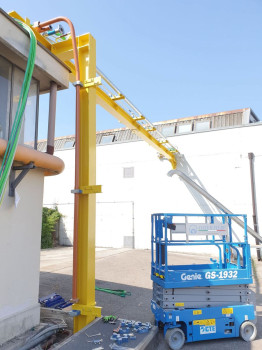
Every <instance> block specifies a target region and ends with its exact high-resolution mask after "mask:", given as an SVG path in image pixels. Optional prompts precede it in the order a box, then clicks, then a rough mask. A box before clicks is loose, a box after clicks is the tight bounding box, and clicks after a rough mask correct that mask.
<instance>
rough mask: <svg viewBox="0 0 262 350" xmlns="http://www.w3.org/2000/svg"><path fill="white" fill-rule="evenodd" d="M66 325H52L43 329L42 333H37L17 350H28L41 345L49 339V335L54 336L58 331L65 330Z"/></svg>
mask: <svg viewBox="0 0 262 350" xmlns="http://www.w3.org/2000/svg"><path fill="white" fill-rule="evenodd" d="M66 327H67V326H66V325H54V326H51V327H48V328H46V329H44V330H43V331H42V332H40V333H37V334H36V335H35V336H33V337H32V338H31V339H30V340H29V341H28V342H27V343H26V344H25V345H24V346H22V347H21V348H20V349H19V350H30V349H32V348H34V347H35V346H37V345H38V344H41V343H42V342H43V341H44V340H46V339H47V338H49V337H50V336H51V335H53V334H55V333H56V332H57V331H58V330H60V329H64V328H66Z"/></svg>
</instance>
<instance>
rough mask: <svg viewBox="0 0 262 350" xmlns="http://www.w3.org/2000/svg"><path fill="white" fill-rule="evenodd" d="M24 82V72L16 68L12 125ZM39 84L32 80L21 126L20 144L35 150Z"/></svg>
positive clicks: (14, 73) (14, 72)
mask: <svg viewBox="0 0 262 350" xmlns="http://www.w3.org/2000/svg"><path fill="white" fill-rule="evenodd" d="M23 80H24V72H23V71H22V70H21V69H19V68H17V67H14V71H13V96H12V100H13V104H12V124H13V122H14V119H15V114H16V110H17V105H18V101H19V97H20V92H21V89H22V85H23ZM37 98H38V84H37V81H36V80H35V79H32V80H31V85H30V90H29V93H28V98H27V102H26V108H25V113H24V121H23V123H22V126H21V132H20V138H19V144H25V145H27V146H29V147H32V148H34V146H35V139H36V120H37V118H36V112H37Z"/></svg>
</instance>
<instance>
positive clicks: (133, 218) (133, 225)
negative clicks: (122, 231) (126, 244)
mask: <svg viewBox="0 0 262 350" xmlns="http://www.w3.org/2000/svg"><path fill="white" fill-rule="evenodd" d="M132 236H133V245H132V248H133V249H135V203H134V202H132Z"/></svg>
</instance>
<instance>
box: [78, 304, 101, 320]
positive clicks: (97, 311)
mask: <svg viewBox="0 0 262 350" xmlns="http://www.w3.org/2000/svg"><path fill="white" fill-rule="evenodd" d="M101 309H102V308H101V307H99V306H88V305H81V304H74V305H73V306H72V310H78V311H80V313H81V315H83V316H91V315H92V316H94V317H100V316H101Z"/></svg>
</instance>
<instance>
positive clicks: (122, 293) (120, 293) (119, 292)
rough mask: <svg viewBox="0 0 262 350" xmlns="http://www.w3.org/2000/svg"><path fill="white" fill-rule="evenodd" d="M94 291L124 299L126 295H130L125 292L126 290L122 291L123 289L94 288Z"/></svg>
mask: <svg viewBox="0 0 262 350" xmlns="http://www.w3.org/2000/svg"><path fill="white" fill-rule="evenodd" d="M96 290H99V291H100V292H105V293H109V294H115V295H118V296H119V297H125V296H126V295H131V293H130V292H127V291H126V290H123V289H109V288H99V287H96Z"/></svg>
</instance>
